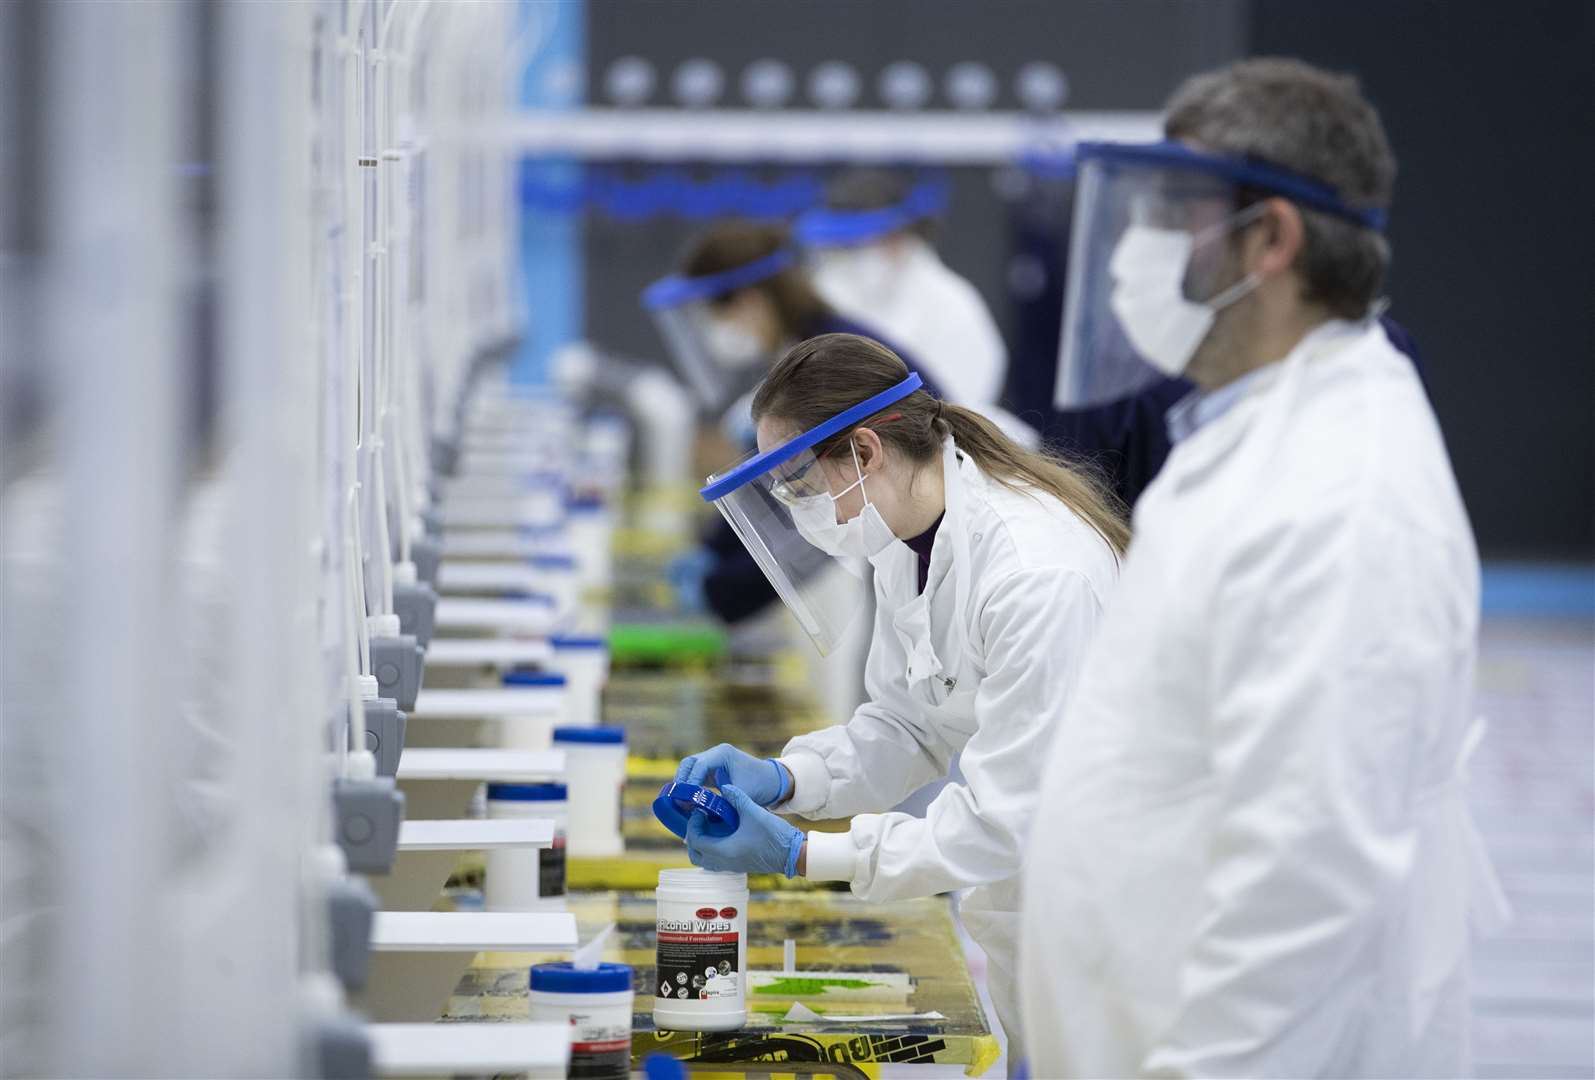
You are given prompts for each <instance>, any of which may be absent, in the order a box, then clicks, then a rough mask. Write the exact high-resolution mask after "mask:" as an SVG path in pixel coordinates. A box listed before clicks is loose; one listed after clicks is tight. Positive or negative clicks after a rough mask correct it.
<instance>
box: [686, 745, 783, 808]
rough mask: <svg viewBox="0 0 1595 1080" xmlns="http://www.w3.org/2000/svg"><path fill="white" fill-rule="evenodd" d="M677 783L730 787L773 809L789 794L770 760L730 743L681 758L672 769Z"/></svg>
mask: <svg viewBox="0 0 1595 1080" xmlns="http://www.w3.org/2000/svg"><path fill="white" fill-rule="evenodd" d="M676 782H677V783H678V784H697V785H698V786H699V787H702V786H703V785H704V784H705V783H709V784H714V785H716V786H719V787H724V785H726V784H733V785H735V786H736V787H739V788H741V789H742V790H743V792H744V793H746V794H747V795H748V797H749V798H751V799H752V800H753V801H754V802H755V803H757V804H758V805H760V806H774V805H775V804H776V803H778V802H781V801H782V800H783V799H784V798H785V797H786V796H787V795H789V794H790V793H791V792H790V790H789V781H788V780H787V775H786V770H785V769H783V768H782V767H781V766H780V764H779V763H777V762H776V761H775V760H774V759H772V758H756V757H754V756H753V755H752V754H744V753H743V752H742V751H741V750H738V749H737V748H736V747H734V746H732V745H731V744H730V743H721V744H720V745H719V746H716V747H713V748H711V749H708V750H705V751H704V752H703V753H701V754H693V755H692V756H691V757H689V758H684V759H682V762H681V765H680V767H679V768H677V769H676Z"/></svg>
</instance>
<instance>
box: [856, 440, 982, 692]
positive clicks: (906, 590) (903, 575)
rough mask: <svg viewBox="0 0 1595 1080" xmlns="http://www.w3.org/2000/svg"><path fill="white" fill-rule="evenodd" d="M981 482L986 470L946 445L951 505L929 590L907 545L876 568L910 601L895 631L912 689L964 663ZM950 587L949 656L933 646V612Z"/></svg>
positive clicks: (945, 479)
mask: <svg viewBox="0 0 1595 1080" xmlns="http://www.w3.org/2000/svg"><path fill="white" fill-rule="evenodd" d="M981 482H982V474H981V472H980V469H979V468H978V467H977V466H976V465H975V463H974V461H973V460H972V459H970V457H969V456H968V455H966V454H963V453H961V452H960V451H959V450H958V448H957V446H956V444H954V442H953V440H952V438H951V437H950V436H949V437H948V438H947V439H946V441H945V442H943V444H942V486H943V489H944V491H945V494H946V501H947V505H946V511H945V516H944V517H943V518H942V523H941V527H940V528H938V529H937V530H936V542H935V543H934V544H933V545H932V546H931V552H930V570H929V574H928V575H927V579H926V582H925V591H924V592H917V586H918V571H917V568H916V566H915V562H916V560H917V559H918V556H917V555H915V554H914V553H913V552H912V551H910V550H909V549H908V546H907V545H906V544H902V545H899V544H893V545H892V546H891V549H890V550H891V551H892V552H893V557H892V558H891V559H890V560H883V561H881V562H877V563H876V564H875V566H876V570H877V572H878V573H882V574H885V575H888V576H887V577H886V578H885V582H886V584H887V588H888V590H889V593H888V595H906V596H908V597H909V598H908V599H906V600H904V602H903V603H902V604H901V605H900V606H899V607H898V609H897V610H896V611H895V612H894V613H893V615H892V626H893V628H894V629H895V630H896V632H897V634H898V637H899V639H900V640H901V641H902V644H903V649H904V651H905V652H906V653H907V654H908V672H909V674H908V680H909V682H910V684H913V683H918V682H921V681H923V680H924V679H926V678H929V677H930V676H932V675H939V674H941V673H942V672H943V671H944V670H946V669H948V668H954V669H956V667H957V666H958V665H959V664H960V663H961V662H962V659H963V652H964V645H965V641H966V639H967V636H968V635H967V633H966V631H965V627H964V617H965V614H966V612H967V611H968V607H969V589H970V581H969V575H970V564H969V527H968V522H967V521H966V520H965V518H966V515H967V512H968V510H967V506H968V499H967V495H968V492H967V487H966V486H968V485H974V484H979V483H981ZM899 548H900V549H901V550H899ZM879 558H880V556H877V559H879ZM949 586H950V587H951V588H952V589H953V590H954V598H953V611H954V615H953V619H952V624H951V626H950V627H948V630H947V634H946V637H945V640H946V641H947V643H948V644H949V649H948V652H947V655H946V656H945V657H943V656H941V655H940V654H939V653H938V652H937V650H936V649H935V647H934V645H933V644H932V642H931V623H930V612H931V610H932V604H933V603H934V602H935V600H936V598H937V596H938V595H939V594H940V592H941V590H942V589H944V588H947V587H949ZM916 593H917V595H916Z"/></svg>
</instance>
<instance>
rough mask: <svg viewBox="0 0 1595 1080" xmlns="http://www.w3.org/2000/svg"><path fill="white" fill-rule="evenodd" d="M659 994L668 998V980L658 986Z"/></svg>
mask: <svg viewBox="0 0 1595 1080" xmlns="http://www.w3.org/2000/svg"><path fill="white" fill-rule="evenodd" d="M659 992H660V993H661V994H663V995H664V996H665V997H669V996H670V981H669V980H668V979H667V980H666V981H664V982H662V983H660V984H659Z"/></svg>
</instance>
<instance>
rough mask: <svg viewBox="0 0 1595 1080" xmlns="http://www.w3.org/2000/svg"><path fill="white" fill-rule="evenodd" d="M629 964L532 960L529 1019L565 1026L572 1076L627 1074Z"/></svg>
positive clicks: (606, 1079)
mask: <svg viewBox="0 0 1595 1080" xmlns="http://www.w3.org/2000/svg"><path fill="white" fill-rule="evenodd" d="M632 1000H633V996H632V988H631V968H630V967H629V966H628V965H626V964H599V965H598V966H597V967H596V968H592V969H590V970H584V969H580V968H577V967H574V966H573V965H572V964H571V963H570V962H569V961H560V962H559V963H556V964H535V965H533V967H532V971H531V990H530V993H529V994H528V1001H529V1011H530V1013H531V1017H530V1019H531V1020H532V1021H533V1022H541V1023H552V1024H562V1025H564V1026H565V1027H566V1028H568V1029H569V1031H570V1069H569V1071H567V1072H566V1074H565V1075H566V1076H568V1077H571V1078H572V1080H626V1077H628V1076H630V1075H631V1008H632Z"/></svg>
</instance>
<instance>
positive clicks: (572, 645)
mask: <svg viewBox="0 0 1595 1080" xmlns="http://www.w3.org/2000/svg"><path fill="white" fill-rule="evenodd" d="M548 644H549V645H550V646H552V647H553V649H554V660H553V663H552V664H551V665H550V666H551V667H552V668H553V670H555V671H557V672H559V673H560V674H561V675H563V676H565V686H566V695H565V696H566V701H567V702H568V703H569V704H568V707H567V709H566V715H567V716H568V717H569V719H568V720H567V721H566V722H567V723H569V724H571V725H572V726H576V727H592V726H593V725H595V724H597V723H598V720H599V717H600V715H601V714H602V707H603V693H604V686H605V685H606V684H607V683H608V682H609V643H608V642H607V641H605V640H604V639H603V638H601V637H576V636H559V635H556V636H554V637H551V638H549V639H548Z"/></svg>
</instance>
